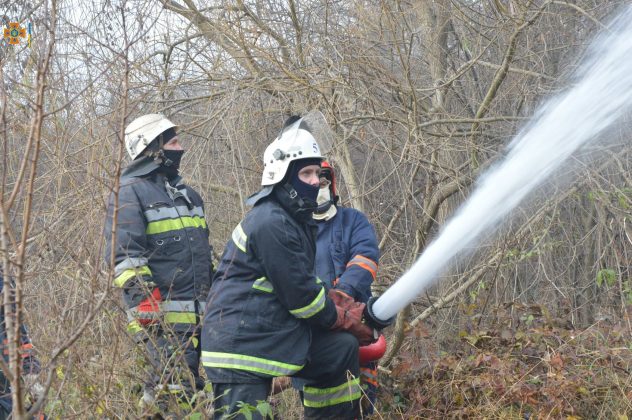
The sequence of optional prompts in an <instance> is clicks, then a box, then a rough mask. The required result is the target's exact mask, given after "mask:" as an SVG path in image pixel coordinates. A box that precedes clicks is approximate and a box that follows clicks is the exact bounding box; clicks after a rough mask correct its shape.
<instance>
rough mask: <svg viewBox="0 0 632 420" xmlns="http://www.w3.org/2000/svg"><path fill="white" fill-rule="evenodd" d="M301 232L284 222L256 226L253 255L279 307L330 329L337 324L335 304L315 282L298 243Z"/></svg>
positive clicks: (302, 248) (303, 250)
mask: <svg viewBox="0 0 632 420" xmlns="http://www.w3.org/2000/svg"><path fill="white" fill-rule="evenodd" d="M299 238H300V232H298V231H297V230H296V227H295V226H294V225H292V224H290V223H289V222H288V221H287V220H285V219H284V218H279V219H277V220H275V222H273V223H265V224H261V225H259V226H258V229H256V234H255V235H254V242H255V244H256V245H255V247H256V253H257V255H258V257H259V259H260V262H261V264H262V265H263V267H264V270H265V273H266V277H267V278H268V280H269V281H270V282H271V283H272V285H273V286H274V293H275V294H276V296H277V298H278V299H279V301H280V302H281V304H282V305H283V306H284V307H285V308H286V309H287V310H288V311H289V312H290V314H292V315H293V316H295V317H296V318H299V319H303V320H305V321H307V322H308V323H310V324H311V325H315V326H319V327H321V328H330V327H331V326H332V325H333V324H334V322H335V321H336V317H337V313H336V308H335V305H334V303H333V302H332V301H331V299H329V298H328V297H327V292H326V290H325V287H324V285H323V284H322V283H321V282H320V280H317V278H316V275H315V274H314V267H313V265H312V264H310V258H309V257H308V255H307V254H306V250H305V248H304V246H303V245H302V244H301V241H300V239H299Z"/></svg>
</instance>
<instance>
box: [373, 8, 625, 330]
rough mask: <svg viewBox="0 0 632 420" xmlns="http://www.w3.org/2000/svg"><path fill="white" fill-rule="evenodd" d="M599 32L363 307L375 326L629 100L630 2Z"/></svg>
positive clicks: (434, 278)
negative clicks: (565, 84)
mask: <svg viewBox="0 0 632 420" xmlns="http://www.w3.org/2000/svg"><path fill="white" fill-rule="evenodd" d="M609 29H610V30H609V31H608V33H604V34H602V35H600V36H598V37H597V38H596V39H595V40H594V41H593V42H592V43H591V46H590V48H589V50H588V51H587V54H586V57H585V58H584V60H583V62H582V63H581V64H580V66H579V69H578V71H577V73H576V76H575V80H576V83H574V85H573V87H572V88H571V89H569V90H568V91H567V92H566V93H563V94H560V95H558V96H556V97H554V98H552V99H550V100H549V101H548V102H547V103H546V104H544V105H543V106H542V107H541V108H540V109H539V110H538V112H536V114H535V116H534V118H533V120H532V122H531V123H530V124H529V125H528V126H527V127H525V128H524V129H523V130H522V131H521V132H520V133H519V134H518V135H517V136H516V138H515V139H514V140H513V141H512V142H511V144H510V145H509V148H508V153H507V155H506V157H505V159H504V160H503V161H502V162H500V163H498V164H496V165H495V166H493V167H492V168H490V169H489V170H487V171H486V173H485V174H483V175H482V176H481V177H480V178H479V180H478V181H477V186H476V188H475V190H474V192H473V193H472V195H471V196H470V198H469V199H468V200H467V201H466V202H465V203H464V204H463V205H462V206H461V207H460V208H459V209H458V210H457V211H456V213H455V215H454V216H453V217H452V219H451V220H449V221H448V222H447V224H446V225H445V227H444V228H443V229H442V231H441V232H440V235H439V236H438V237H437V238H436V239H435V240H434V241H433V242H432V243H431V244H430V245H429V246H428V247H427V248H426V250H425V251H424V252H423V254H422V255H421V256H420V257H419V259H418V260H417V261H416V262H415V264H413V266H412V267H411V268H410V269H409V270H408V271H407V272H406V273H404V275H403V276H402V277H401V278H400V279H399V280H398V281H396V282H395V283H394V284H393V285H392V286H391V287H389V288H388V289H387V290H386V291H385V292H384V294H383V295H382V296H380V297H379V298H373V299H372V300H370V301H369V304H368V305H367V311H366V313H365V317H366V319H367V322H369V323H370V324H371V325H373V326H374V327H376V328H384V327H385V326H387V325H390V323H391V322H392V320H393V319H394V317H395V315H397V313H398V312H399V311H400V310H402V309H403V308H404V307H406V306H407V305H408V304H410V303H411V302H412V301H413V300H415V299H416V298H417V296H419V295H420V294H421V293H422V292H423V291H424V290H425V289H427V288H428V287H429V286H430V285H432V284H433V283H434V282H435V281H437V279H438V276H439V275H441V274H442V272H443V271H444V270H445V268H446V266H447V265H448V264H449V263H451V262H453V261H454V259H455V257H457V256H458V255H459V254H460V253H461V251H463V249H464V248H466V247H468V246H471V245H472V244H473V242H474V241H475V240H476V239H477V238H478V237H479V236H480V235H481V234H482V233H491V232H492V231H493V230H495V228H496V227H497V225H498V224H499V223H500V221H501V219H502V218H504V217H505V216H506V215H507V214H508V213H509V212H510V211H511V210H512V209H514V208H515V207H516V206H517V205H518V204H519V203H520V202H521V201H522V200H523V199H524V198H525V197H526V196H527V195H528V194H529V193H530V192H531V191H533V190H534V189H535V188H536V187H537V186H538V185H540V184H541V183H542V182H543V181H544V180H545V179H546V178H547V177H548V176H550V175H551V174H552V172H553V171H555V170H556V169H557V168H559V166H560V165H561V164H562V163H563V162H564V161H565V160H566V159H568V158H569V157H570V156H571V155H572V154H573V153H574V152H576V151H577V150H578V149H579V148H580V147H582V146H583V145H585V144H587V143H588V142H589V141H591V140H594V139H595V138H596V137H597V136H598V135H599V133H601V132H602V131H603V130H604V129H605V128H607V127H609V126H610V125H612V124H613V123H614V122H615V121H617V120H618V119H619V118H620V117H621V116H623V115H624V114H625V113H626V112H628V111H629V110H630V106H631V105H632V41H631V40H632V6H628V7H626V8H625V9H623V13H622V14H621V15H620V16H619V17H617V18H616V19H615V20H614V21H613V22H612V24H611V25H610V28H609Z"/></svg>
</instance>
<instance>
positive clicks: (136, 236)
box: [104, 184, 153, 308]
mask: <svg viewBox="0 0 632 420" xmlns="http://www.w3.org/2000/svg"><path fill="white" fill-rule="evenodd" d="M113 218H114V194H111V195H110V200H109V204H108V213H107V219H106V223H105V232H104V236H105V238H106V247H105V261H106V264H109V263H110V253H111V250H112V247H114V264H115V266H114V286H116V287H119V288H122V289H123V298H124V300H125V303H126V304H127V306H128V307H130V308H132V307H134V306H136V305H138V303H139V302H140V301H141V300H142V299H144V298H145V297H146V296H147V293H148V288H149V287H151V286H152V285H153V283H152V273H151V270H150V269H149V266H148V259H147V255H148V252H147V235H146V234H145V229H146V227H147V221H146V219H145V215H144V213H143V210H142V208H141V205H140V202H139V200H138V198H137V197H136V193H135V192H134V188H133V187H132V185H130V184H127V185H122V186H121V188H120V190H119V197H118V212H117V215H116V235H115V236H114V237H112V225H113V223H114V220H113Z"/></svg>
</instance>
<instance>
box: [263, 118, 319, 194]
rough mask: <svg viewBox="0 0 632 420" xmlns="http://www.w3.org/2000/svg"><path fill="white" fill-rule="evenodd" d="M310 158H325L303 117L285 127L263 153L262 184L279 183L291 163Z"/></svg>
mask: <svg viewBox="0 0 632 420" xmlns="http://www.w3.org/2000/svg"><path fill="white" fill-rule="evenodd" d="M309 158H312V159H313V158H319V159H323V156H322V155H321V152H320V146H319V145H318V142H317V141H316V139H315V138H314V136H313V135H312V133H311V132H310V129H309V127H308V125H307V123H306V122H305V121H304V118H301V119H299V120H297V121H296V122H294V123H293V124H291V125H289V126H287V127H284V128H283V130H282V131H281V133H280V134H279V136H278V137H277V138H276V139H275V140H274V141H273V142H272V143H270V145H269V146H268V147H267V148H266V150H265V152H264V153H263V175H262V177H261V185H262V186H267V185H274V184H278V183H279V182H281V180H282V179H283V177H285V174H286V173H287V170H288V168H289V166H290V163H292V162H293V161H295V160H299V159H309Z"/></svg>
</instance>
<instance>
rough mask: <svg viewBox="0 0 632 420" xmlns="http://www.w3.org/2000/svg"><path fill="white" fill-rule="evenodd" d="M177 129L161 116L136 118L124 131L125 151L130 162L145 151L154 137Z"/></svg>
mask: <svg viewBox="0 0 632 420" xmlns="http://www.w3.org/2000/svg"><path fill="white" fill-rule="evenodd" d="M173 127H177V126H176V125H175V124H174V123H172V122H171V121H169V120H168V119H167V118H166V117H165V116H164V115H162V114H147V115H143V116H142V117H138V118H136V119H135V120H134V121H132V122H131V123H129V125H128V126H127V128H126V129H125V149H127V154H128V155H129V157H130V158H132V160H134V159H136V158H137V157H139V156H140V155H142V154H143V152H144V151H145V150H146V149H147V146H149V145H150V144H151V142H152V141H154V139H156V137H158V136H159V135H161V134H162V133H164V132H165V131H167V130H168V129H170V128H173Z"/></svg>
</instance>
